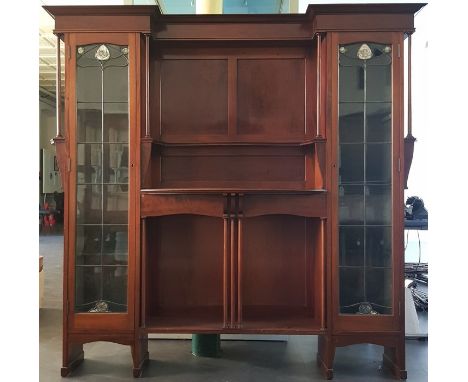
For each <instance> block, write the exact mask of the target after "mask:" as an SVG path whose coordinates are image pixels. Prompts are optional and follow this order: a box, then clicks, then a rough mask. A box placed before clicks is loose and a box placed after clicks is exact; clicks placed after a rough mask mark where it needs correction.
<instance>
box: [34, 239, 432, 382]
mask: <svg viewBox="0 0 468 382" xmlns="http://www.w3.org/2000/svg"><path fill="white" fill-rule="evenodd" d="M39 249H40V254H41V255H43V256H44V271H45V304H44V307H43V308H42V309H40V313H39V325H40V336H39V339H40V344H39V345H40V372H39V375H40V381H42V382H54V381H66V379H62V378H61V377H60V367H61V359H62V358H61V357H62V356H61V346H62V343H61V338H62V254H63V252H62V251H63V236H61V235H41V236H40V242H39ZM221 346H222V356H221V357H220V358H199V357H194V356H192V354H191V343H190V341H188V340H150V344H149V352H150V362H149V364H148V367H147V368H146V369H145V370H144V372H143V376H142V378H141V379H142V380H157V381H164V382H166V381H168V382H169V381H174V382H176V381H184V382H187V381H188V382H192V381H193V382H196V381H203V382H210V381H220V382H228V381H229V382H235V381H239V382H240V381H242V382H244V381H255V382H257V381H269V382H270V381H295V382H302V381H304V382H306V381H307V382H311V381H323V380H324V378H323V377H322V375H321V374H320V371H319V369H318V368H317V366H316V363H315V354H316V351H317V337H315V336H290V337H289V340H288V341H287V342H269V341H268V342H267V341H223V342H222V345H221ZM84 351H85V361H84V362H83V364H82V365H81V366H80V367H79V368H78V369H76V371H74V372H73V373H72V374H71V376H70V377H69V380H70V381H135V379H134V378H133V377H132V362H131V355H130V348H129V347H128V346H123V345H118V344H113V343H105V342H96V343H91V344H86V345H85V347H84ZM382 351H383V349H382V348H381V347H379V346H375V345H354V346H349V347H344V348H338V349H337V351H336V356H335V364H334V371H335V375H334V379H333V380H334V381H337V382H339V381H346V382H353V381H360V382H362V381H366V382H367V381H392V380H394V378H393V377H392V375H391V374H390V373H389V372H388V371H387V370H382V369H381V358H382ZM406 365H407V370H408V381H415V382H416V381H418V382H422V381H427V341H419V340H407V341H406Z"/></svg>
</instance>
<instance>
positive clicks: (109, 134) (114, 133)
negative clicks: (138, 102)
mask: <svg viewBox="0 0 468 382" xmlns="http://www.w3.org/2000/svg"><path fill="white" fill-rule="evenodd" d="M104 142H128V103H126V102H112V103H105V104H104Z"/></svg>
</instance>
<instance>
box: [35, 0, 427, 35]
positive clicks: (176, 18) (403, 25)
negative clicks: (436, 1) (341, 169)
mask: <svg viewBox="0 0 468 382" xmlns="http://www.w3.org/2000/svg"><path fill="white" fill-rule="evenodd" d="M425 5H426V4H425V3H407V4H402V3H394V4H309V6H308V7H307V11H306V12H305V13H303V14H299V13H298V14H257V15H255V14H247V15H229V14H221V15H163V14H161V11H160V9H159V8H158V7H157V6H152V5H133V6H127V5H114V6H109V5H104V6H101V5H100V6H44V9H45V10H46V11H47V12H48V13H49V14H50V15H51V16H52V17H53V18H54V19H55V29H54V33H56V34H61V33H66V32H105V31H107V32H140V33H151V34H152V36H153V38H154V39H156V40H160V41H185V42H187V41H204V40H212V41H216V40H218V41H219V40H266V41H268V40H276V41H279V40H286V41H287V40H293V41H294V40H296V41H299V40H304V41H307V40H312V39H313V38H314V35H315V33H316V32H326V31H366V30H372V31H403V32H413V31H414V22H413V15H414V14H415V13H416V12H418V11H419V10H420V9H421V8H422V7H424V6H425ZM369 15H372V17H369ZM239 23H242V24H245V25H244V26H243V27H242V28H239V27H238V26H237V25H236V24H239Z"/></svg>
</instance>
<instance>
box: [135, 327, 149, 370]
mask: <svg viewBox="0 0 468 382" xmlns="http://www.w3.org/2000/svg"><path fill="white" fill-rule="evenodd" d="M131 349H132V358H133V376H134V377H135V378H139V377H141V373H142V371H143V367H144V366H145V364H146V363H147V362H148V360H149V353H148V336H147V335H145V336H143V337H140V338H138V339H136V340H135V343H134V344H133V345H131Z"/></svg>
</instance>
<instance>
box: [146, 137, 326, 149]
mask: <svg viewBox="0 0 468 382" xmlns="http://www.w3.org/2000/svg"><path fill="white" fill-rule="evenodd" d="M145 139H147V138H145ZM321 142H326V139H325V138H314V139H311V140H304V141H296V140H294V141H290V142H288V141H281V142H275V141H271V142H267V141H264V140H262V141H260V140H259V141H255V140H253V139H251V138H249V139H248V140H247V139H246V140H245V141H232V140H230V138H229V137H227V138H226V140H224V141H206V140H205V141H204V140H200V141H199V142H163V141H157V140H152V142H151V143H152V144H153V145H154V146H161V147H181V146H182V147H192V146H194V147H200V146H274V147H305V146H312V145H315V144H317V143H321Z"/></svg>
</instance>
